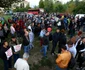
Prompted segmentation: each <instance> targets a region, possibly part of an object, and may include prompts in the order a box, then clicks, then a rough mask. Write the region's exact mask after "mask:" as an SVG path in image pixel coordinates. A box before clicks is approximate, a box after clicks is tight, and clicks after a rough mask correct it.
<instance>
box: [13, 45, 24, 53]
mask: <svg viewBox="0 0 85 70" xmlns="http://www.w3.org/2000/svg"><path fill="white" fill-rule="evenodd" d="M21 46H22V44H19V45H15V46H13V47H14V50H15V52H18V51H20V50H21Z"/></svg>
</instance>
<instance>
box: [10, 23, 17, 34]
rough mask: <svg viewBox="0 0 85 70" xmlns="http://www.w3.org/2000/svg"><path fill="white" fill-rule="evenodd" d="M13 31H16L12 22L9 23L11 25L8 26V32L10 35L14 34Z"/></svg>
mask: <svg viewBox="0 0 85 70" xmlns="http://www.w3.org/2000/svg"><path fill="white" fill-rule="evenodd" d="M15 32H16V31H15V28H14V26H13V24H11V26H10V33H11V35H14V34H15Z"/></svg>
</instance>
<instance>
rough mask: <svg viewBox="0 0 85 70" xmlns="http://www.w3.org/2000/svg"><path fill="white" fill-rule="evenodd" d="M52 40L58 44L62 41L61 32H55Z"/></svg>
mask: <svg viewBox="0 0 85 70" xmlns="http://www.w3.org/2000/svg"><path fill="white" fill-rule="evenodd" d="M52 39H53V42H55V43H57V42H58V41H59V39H60V32H59V33H57V32H55V33H54V34H53V36H52Z"/></svg>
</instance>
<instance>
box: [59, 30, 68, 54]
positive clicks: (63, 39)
mask: <svg viewBox="0 0 85 70" xmlns="http://www.w3.org/2000/svg"><path fill="white" fill-rule="evenodd" d="M60 33H61V34H60V38H59V44H58V53H61V48H62V45H65V44H66V41H67V39H66V35H65V30H64V29H62V30H61V32H60Z"/></svg>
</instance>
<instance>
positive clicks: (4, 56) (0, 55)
mask: <svg viewBox="0 0 85 70" xmlns="http://www.w3.org/2000/svg"><path fill="white" fill-rule="evenodd" d="M9 48H10V47H9V46H8V47H7V48H4V47H3V46H2V48H1V50H0V57H1V58H2V60H7V57H6V54H5V52H6V51H7V50H8V49H9Z"/></svg>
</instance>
